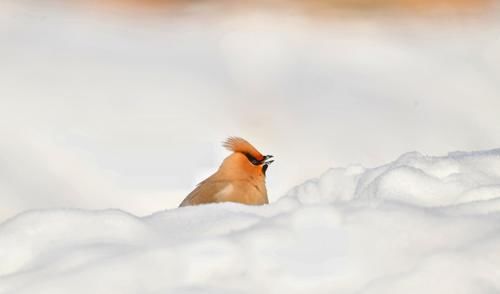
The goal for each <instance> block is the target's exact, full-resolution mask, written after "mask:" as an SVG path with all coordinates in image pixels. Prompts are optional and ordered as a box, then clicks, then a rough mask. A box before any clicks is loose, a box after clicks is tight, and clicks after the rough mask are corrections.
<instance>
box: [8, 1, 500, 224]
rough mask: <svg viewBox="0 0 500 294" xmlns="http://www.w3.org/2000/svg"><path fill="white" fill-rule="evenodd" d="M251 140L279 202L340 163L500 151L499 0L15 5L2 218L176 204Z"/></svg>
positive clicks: (11, 6)
mask: <svg viewBox="0 0 500 294" xmlns="http://www.w3.org/2000/svg"><path fill="white" fill-rule="evenodd" d="M234 135H235V136H241V137H244V138H246V139H248V140H249V141H250V142H252V143H253V144H254V145H255V146H256V147H257V148H259V149H260V150H261V151H262V152H263V153H266V154H273V155H275V156H276V159H277V160H276V162H275V163H274V164H273V166H271V168H270V170H269V172H268V190H269V194H270V200H271V201H276V200H277V199H278V198H279V197H281V196H283V195H285V194H286V192H287V191H288V190H289V189H291V188H292V187H294V186H295V185H298V184H300V183H302V182H303V181H305V180H307V179H310V178H314V177H317V176H319V175H320V174H321V173H323V172H324V171H326V170H327V169H328V168H331V167H342V166H348V165H351V164H362V165H363V166H365V167H372V166H377V165H381V164H385V163H388V162H390V161H391V160H394V159H395V158H397V157H398V156H400V155H401V154H403V153H405V152H409V151H414V150H415V151H419V152H422V153H424V154H429V155H443V154H446V153H447V152H450V151H455V150H465V151H467V150H479V149H491V148H497V147H500V13H499V3H498V1H487V0H434V1H431V0H324V1H321V0H317V1H299V0H295V1H292V0H276V1H245V2H243V1H242V2H237V1H215V0H213V1H203V0H199V1H180V0H179V1H166V0H165V1H161V0H149V1H144V0H142V1H139V0H136V1H134V0H106V1H104V0H100V1H92V0H81V1H77V0H74V1H69V0H68V1H49V0H38V1H28V0H0V221H1V220H4V219H6V218H8V217H11V216H13V215H15V214H17V213H20V212H22V211H25V210H27V209H39V208H49V207H78V208H87V209H104V208H119V209H123V210H126V211H128V212H131V213H134V214H137V215H147V214H150V213H152V212H155V211H159V210H162V209H170V208H174V207H176V206H177V205H178V204H179V203H180V201H181V200H182V199H183V198H184V197H185V196H186V195H187V193H189V192H190V191H191V190H192V189H193V187H194V185H195V184H196V183H197V182H199V181H200V180H201V179H203V178H204V177H206V176H208V175H209V174H211V173H212V172H214V171H215V170H216V169H217V167H218V165H219V164H220V162H221V160H222V159H223V158H224V157H225V156H226V155H227V154H228V152H227V151H225V150H224V149H222V147H221V146H220V143H221V142H222V141H223V140H224V139H225V138H226V137H228V136H234Z"/></svg>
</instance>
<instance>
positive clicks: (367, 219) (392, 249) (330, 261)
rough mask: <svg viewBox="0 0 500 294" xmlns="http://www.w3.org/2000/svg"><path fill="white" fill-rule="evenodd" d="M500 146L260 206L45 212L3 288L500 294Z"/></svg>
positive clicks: (5, 236)
mask: <svg viewBox="0 0 500 294" xmlns="http://www.w3.org/2000/svg"><path fill="white" fill-rule="evenodd" d="M499 249H500V150H492V151H484V152H472V153H462V152H455V153H451V154H449V155H448V156H444V157H429V156H423V155H421V154H418V153H408V154H405V155H403V156H401V157H400V158H399V159H397V160H396V161H394V162H392V163H389V164H387V165H384V166H381V167H378V168H373V169H366V168H363V167H360V166H352V167H348V168H336V169H331V170H329V171H328V172H326V173H325V174H323V175H322V176H321V177H320V178H318V179H315V180H311V181H308V182H306V183H304V184H303V185H300V186H297V187H296V188H294V189H293V190H291V191H290V192H289V193H288V195H286V196H285V197H283V198H281V199H280V200H279V201H277V202H275V203H272V204H270V205H267V206H262V207H250V206H244V205H239V204H234V203H224V204H212V205H204V206H197V207H185V208H180V209H172V210H167V211H162V212H158V213H156V214H153V215H151V216H148V217H143V218H138V217H135V216H133V215H130V214H128V213H125V212H123V211H119V210H106V211H84V210H76V209H64V210H63V209H59V210H38V211H28V212H25V213H22V214H20V215H18V216H16V217H14V218H12V219H10V220H9V221H7V222H4V223H3V224H1V225H0V261H1V262H0V293H16V294H22V293H51V294H54V293H422V292H425V293H498V292H499V291H500V272H499V269H500V255H499V254H498V252H499Z"/></svg>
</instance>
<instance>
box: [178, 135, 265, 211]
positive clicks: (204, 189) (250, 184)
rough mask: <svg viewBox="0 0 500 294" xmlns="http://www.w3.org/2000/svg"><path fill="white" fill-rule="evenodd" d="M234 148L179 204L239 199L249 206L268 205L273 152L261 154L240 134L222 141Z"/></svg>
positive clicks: (230, 149)
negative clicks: (268, 176)
mask: <svg viewBox="0 0 500 294" xmlns="http://www.w3.org/2000/svg"><path fill="white" fill-rule="evenodd" d="M222 146H223V147H225V148H226V149H228V150H229V151H232V154H230V155H229V156H227V157H226V158H225V159H224V160H223V161H222V164H221V165H220V167H219V169H218V170H217V171H216V172H215V173H214V174H213V175H211V176H210V177H208V178H207V179H205V180H203V181H202V182H200V183H199V184H198V185H197V186H196V188H195V189H194V190H193V191H192V192H191V193H189V195H187V196H186V198H185V199H184V200H183V201H182V202H181V204H180V205H179V207H183V206H191V205H199V204H207V203H217V202H237V203H242V204H248V205H263V204H268V203H269V200H268V198H267V189H266V183H265V182H266V171H267V169H268V167H269V165H270V164H271V163H273V162H274V160H273V159H272V158H273V157H274V156H272V155H262V153H260V152H259V151H258V150H257V149H256V148H255V147H254V146H252V144H250V143H249V142H248V141H247V140H245V139H243V138H240V137H229V138H228V139H227V140H226V141H224V142H223V144H222Z"/></svg>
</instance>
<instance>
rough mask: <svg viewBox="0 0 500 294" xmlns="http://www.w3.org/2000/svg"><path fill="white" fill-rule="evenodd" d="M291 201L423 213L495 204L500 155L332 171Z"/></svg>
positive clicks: (414, 157)
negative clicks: (400, 207)
mask: <svg viewBox="0 0 500 294" xmlns="http://www.w3.org/2000/svg"><path fill="white" fill-rule="evenodd" d="M313 195H314V196H315V197H311V196H313ZM289 196H292V197H296V198H297V199H299V200H300V201H301V202H304V203H314V202H329V201H334V202H338V201H350V200H354V199H369V198H371V199H385V200H393V201H398V202H403V203H407V204H412V205H418V206H425V207H439V206H450V205H459V204H466V203H471V202H480V201H488V200H492V202H491V203H493V202H495V199H496V198H498V197H499V196H500V149H497V150H490V151H483V152H472V153H466V152H454V153H450V154H448V156H444V157H434V156H424V155H422V154H420V153H418V152H411V153H407V154H404V155H402V156H401V157H400V158H398V159H397V160H396V161H394V162H391V163H389V164H387V165H384V166H381V167H377V168H373V169H365V168H362V167H358V166H353V167H348V168H334V169H331V170H329V171H327V172H326V173H325V174H323V175H322V176H321V177H320V178H319V179H315V180H311V181H308V182H306V183H305V184H303V185H300V186H298V187H296V188H294V189H293V190H292V191H291V192H290V193H289ZM491 203H489V204H491Z"/></svg>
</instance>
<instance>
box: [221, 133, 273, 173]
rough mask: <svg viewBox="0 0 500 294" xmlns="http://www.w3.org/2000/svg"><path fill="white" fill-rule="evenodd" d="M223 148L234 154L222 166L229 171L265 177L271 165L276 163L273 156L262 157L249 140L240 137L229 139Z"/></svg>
mask: <svg viewBox="0 0 500 294" xmlns="http://www.w3.org/2000/svg"><path fill="white" fill-rule="evenodd" d="M223 146H224V147H225V148H226V149H228V150H229V151H233V154H231V155H230V156H228V157H227V158H226V159H225V160H224V162H223V165H222V166H224V167H226V168H228V169H233V170H236V171H239V172H244V173H247V174H249V175H252V176H261V177H265V175H266V171H267V169H268V168H269V165H271V163H273V162H274V160H272V158H273V156H272V155H262V153H260V152H259V151H258V150H257V149H256V148H255V147H253V146H252V144H250V143H248V141H247V140H245V139H242V138H239V137H229V138H228V139H227V140H226V141H225V142H224V143H223Z"/></svg>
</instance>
